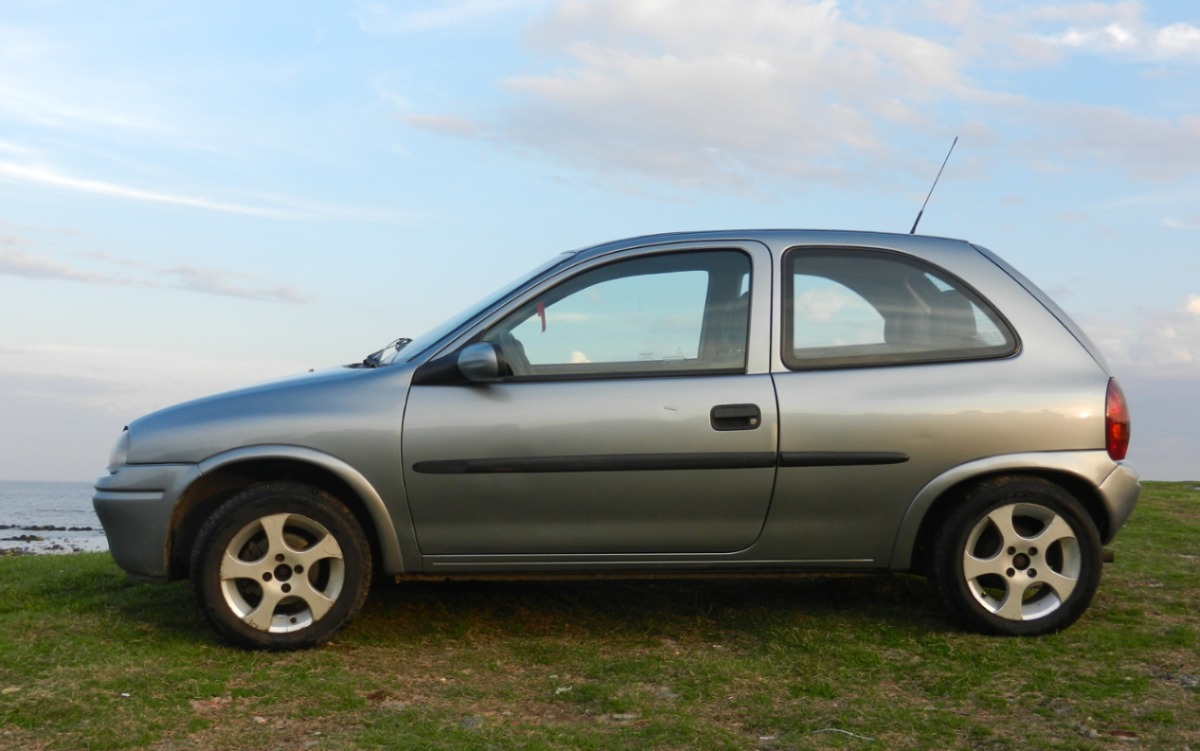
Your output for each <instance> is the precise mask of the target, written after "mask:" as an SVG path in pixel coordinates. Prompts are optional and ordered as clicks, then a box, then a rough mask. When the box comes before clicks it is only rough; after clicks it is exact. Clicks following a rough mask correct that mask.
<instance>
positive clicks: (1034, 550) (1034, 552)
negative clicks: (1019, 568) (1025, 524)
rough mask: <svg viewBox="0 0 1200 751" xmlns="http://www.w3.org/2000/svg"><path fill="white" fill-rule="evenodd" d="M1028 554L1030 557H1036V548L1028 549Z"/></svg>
mask: <svg viewBox="0 0 1200 751" xmlns="http://www.w3.org/2000/svg"><path fill="white" fill-rule="evenodd" d="M1029 554H1030V555H1037V548H1030V549H1029Z"/></svg>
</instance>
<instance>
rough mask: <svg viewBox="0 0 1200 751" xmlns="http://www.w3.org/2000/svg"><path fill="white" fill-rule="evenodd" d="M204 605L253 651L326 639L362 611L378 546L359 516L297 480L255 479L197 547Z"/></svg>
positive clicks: (203, 532)
mask: <svg viewBox="0 0 1200 751" xmlns="http://www.w3.org/2000/svg"><path fill="white" fill-rule="evenodd" d="M191 576H192V583H193V587H194V589H195V592H196V597H197V600H198V602H199V604H200V608H201V609H202V610H203V611H204V614H205V616H206V617H207V618H208V621H209V623H211V624H212V626H213V627H214V628H215V629H216V630H217V631H218V632H219V633H220V634H221V635H222V636H224V637H225V638H226V639H228V640H229V641H230V642H232V643H234V644H235V645H237V646H239V647H244V648H247V649H270V650H290V649H302V648H306V647H311V646H314V645H317V644H321V643H323V642H325V641H328V640H329V639H330V638H331V637H332V636H333V635H334V634H336V633H337V632H338V631H340V630H341V629H342V628H344V627H345V626H346V625H347V624H348V623H349V622H350V620H351V619H352V618H353V617H354V616H355V615H356V614H357V613H358V611H359V610H360V609H361V608H362V605H363V603H364V602H365V600H366V596H367V591H368V589H369V587H370V582H371V552H370V546H369V545H368V544H367V539H366V536H365V535H364V534H363V531H362V528H361V527H360V526H359V523H358V521H357V520H356V519H355V517H354V514H352V513H351V512H350V510H349V509H348V508H346V506H345V505H344V504H343V503H341V502H340V501H339V500H337V499H336V498H334V497H333V496H331V495H329V494H328V493H325V492H324V491H321V490H319V489H317V488H314V487H311V486H308V485H302V484H299V483H290V482H278V483H268V484H262V485H255V486H252V487H250V488H247V489H246V490H244V491H242V492H240V493H238V494H237V495H235V496H233V497H232V498H230V499H229V500H228V501H226V502H225V503H224V504H222V505H221V506H220V507H219V508H218V509H217V511H216V513H214V514H213V515H212V517H210V518H209V519H208V521H207V522H205V524H204V526H203V527H202V528H201V529H200V533H199V534H198V535H197V537H196V544H195V547H194V548H193V549H192V559H191Z"/></svg>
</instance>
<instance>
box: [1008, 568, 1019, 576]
mask: <svg viewBox="0 0 1200 751" xmlns="http://www.w3.org/2000/svg"><path fill="white" fill-rule="evenodd" d="M1016 575H1017V572H1016V571H1014V570H1013V569H1011V568H1010V569H1009V570H1008V578H1009V579H1011V578H1013V577H1014V576H1016Z"/></svg>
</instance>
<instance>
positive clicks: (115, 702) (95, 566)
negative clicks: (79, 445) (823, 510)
mask: <svg viewBox="0 0 1200 751" xmlns="http://www.w3.org/2000/svg"><path fill="white" fill-rule="evenodd" d="M1112 548H1113V549H1114V550H1115V551H1116V556H1117V558H1116V563H1115V565H1113V566H1109V567H1107V569H1106V571H1105V578H1104V580H1103V581H1102V582H1101V585H1100V592H1099V594H1098V595H1097V598H1096V601H1095V603H1094V604H1093V606H1092V608H1091V610H1089V611H1088V613H1087V614H1086V615H1085V616H1084V618H1083V619H1082V620H1081V621H1080V622H1079V623H1077V624H1076V625H1075V626H1073V627H1072V628H1070V629H1068V630H1067V631H1066V632H1064V633H1062V634H1058V635H1055V636H1051V637H1045V638H1038V639H1001V638H991V637H982V636H976V635H973V634H967V633H962V632H960V631H956V630H954V629H953V628H952V627H951V626H950V625H948V623H947V621H946V620H945V618H944V617H943V614H942V613H941V612H939V610H938V609H937V607H936V606H935V604H934V602H933V601H932V599H931V597H930V594H929V593H928V591H927V587H926V585H925V582H924V581H923V580H921V579H917V578H915V577H909V576H889V577H877V578H872V577H864V578H847V577H814V578H809V579H801V580H785V581H757V580H756V581H749V582H747V581H740V582H729V581H725V582H687V583H663V582H609V583H587V584H580V583H578V582H570V583H536V584H534V583H475V584H466V583H462V584H419V585H414V584H406V585H403V586H399V585H398V586H393V587H385V588H382V589H379V590H377V591H375V592H373V593H372V596H371V599H370V600H369V601H368V603H367V607H366V609H365V611H364V613H363V615H362V616H361V617H360V618H359V620H358V621H356V622H355V624H354V625H352V626H351V627H350V629H348V630H347V631H346V632H344V633H343V635H342V636H341V637H339V639H338V641H337V642H336V643H334V644H331V645H329V646H327V647H325V648H322V649H318V650H314V651H309V652H304V653H298V654H284V655H276V654H259V653H246V652H239V651H236V650H233V649H231V648H228V647H226V646H224V645H223V644H222V643H220V642H219V641H218V640H217V639H216V637H215V636H214V635H213V634H212V633H211V632H210V631H209V630H208V628H207V627H206V626H205V625H204V624H203V623H202V622H201V619H200V617H199V616H198V614H197V612H196V610H195V608H194V606H193V604H192V601H191V593H190V591H189V590H188V588H187V587H186V586H185V585H169V586H165V587H164V586H154V585H142V584H135V583H132V582H130V581H128V580H126V579H125V578H123V577H122V575H121V574H120V573H119V572H118V570H117V568H116V567H115V566H114V565H113V563H112V562H111V560H110V559H109V558H108V556H107V555H106V554H75V555H65V556H27V557H17V558H4V559H0V748H3V749H78V748H86V749H122V748H147V749H164V750H166V749H194V748H203V749H208V748H220V749H232V748H238V749H384V748H387V749H392V748H396V749H408V748H412V749H430V748H451V749H454V748H462V749H609V748H629V749H635V748H636V749H642V748H660V749H763V750H764V751H766V750H780V751H782V750H783V749H939V748H946V749H1110V748H1120V749H1126V748H1145V749H1185V748H1191V749H1200V649H1198V636H1200V614H1198V613H1197V606H1198V604H1200V483H1148V484H1147V485H1146V487H1145V490H1144V493H1143V500H1142V502H1141V504H1140V505H1139V507H1138V509H1137V510H1136V511H1135V513H1134V516H1133V518H1132V519H1131V520H1130V522H1129V523H1128V525H1127V526H1126V528H1125V529H1124V530H1123V531H1122V533H1121V535H1120V536H1119V537H1118V539H1117V541H1116V543H1115V544H1113V545H1112Z"/></svg>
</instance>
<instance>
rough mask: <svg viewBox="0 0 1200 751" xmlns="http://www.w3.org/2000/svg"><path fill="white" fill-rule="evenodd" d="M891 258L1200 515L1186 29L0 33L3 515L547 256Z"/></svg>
mask: <svg viewBox="0 0 1200 751" xmlns="http://www.w3.org/2000/svg"><path fill="white" fill-rule="evenodd" d="M955 136H959V137H960V141H959V144H958V147H957V148H956V150H955V153H954V156H953V158H952V159H951V161H950V163H949V165H948V166H947V168H946V171H945V174H944V175H943V177H942V182H941V184H940V185H939V187H938V190H937V192H936V193H935V194H934V196H933V199H932V201H931V202H930V205H929V208H928V210H927V211H926V214H925V217H924V219H923V220H922V224H921V230H922V231H923V232H926V233H929V234H937V235H948V236H955V237H963V238H966V239H969V240H972V241H974V242H978V243H980V244H983V245H986V246H987V247H989V248H991V249H992V250H994V251H996V252H998V253H999V254H1001V255H1002V256H1004V257H1005V258H1006V259H1007V260H1009V261H1010V262H1012V263H1013V264H1014V265H1015V266H1017V267H1018V268H1019V269H1021V270H1022V271H1023V272H1025V273H1026V274H1027V275H1028V276H1029V277H1031V278H1032V279H1033V280H1034V281H1036V282H1037V283H1038V284H1039V285H1041V286H1042V287H1043V288H1045V289H1046V290H1047V291H1049V292H1050V293H1051V294H1052V295H1053V296H1054V297H1055V298H1056V300H1058V302H1059V303H1060V304H1061V305H1062V306H1063V307H1064V308H1066V309H1067V310H1068V311H1069V312H1070V313H1071V314H1072V315H1073V316H1074V317H1075V318H1076V319H1077V320H1078V321H1079V322H1080V323H1081V324H1082V325H1083V326H1084V328H1085V329H1086V330H1087V331H1088V332H1089V333H1090V334H1091V336H1092V337H1093V338H1094V339H1095V340H1096V341H1097V342H1098V343H1099V344H1100V346H1101V348H1102V349H1103V350H1104V352H1105V354H1106V356H1107V357H1108V359H1109V361H1110V364H1111V365H1112V366H1113V367H1114V369H1115V370H1116V372H1117V375H1118V376H1119V378H1120V380H1121V382H1122V383H1123V385H1124V386H1125V390H1126V393H1127V395H1128V396H1129V398H1130V401H1131V403H1132V412H1133V417H1134V443H1133V449H1132V451H1131V459H1132V460H1133V461H1134V462H1135V463H1136V464H1137V465H1138V467H1139V469H1141V471H1142V473H1143V476H1144V477H1147V478H1149V479H1198V478H1200V461H1198V460H1197V456H1200V429H1198V428H1197V425H1198V424H1200V6H1198V5H1197V4H1195V3H1194V2H1183V1H1178V2H1062V3H1058V2H1053V0H1051V1H1050V2H1040V1H1039V2H1025V1H1024V0H997V1H995V2H974V1H972V0H926V1H924V2H921V1H919V0H911V1H908V2H900V1H896V2H889V1H888V0H872V1H871V2H852V1H850V0H843V1H841V2H835V1H834V0H821V1H819V2H800V1H795V2H788V1H785V0H595V1H594V2H582V1H580V0H410V1H407V2H398V1H397V2H336V1H335V0H329V1H323V2H297V1H296V0H291V1H290V2H267V1H262V2H249V3H248V2H232V1H229V2H221V1H219V0H214V1H212V2H205V3H168V2H161V1H155V2H148V1H147V2H141V1H139V0H127V1H126V2H121V3H93V2H73V1H72V0H61V1H60V0H6V2H5V3H4V4H3V6H2V7H0V479H64V480H67V479H70V480H76V479H91V478H93V477H95V476H96V475H97V474H99V473H100V472H101V471H102V468H103V465H104V462H105V460H106V458H107V454H108V450H109V447H110V445H111V443H112V442H113V440H114V439H115V438H116V436H117V434H118V433H119V431H120V429H121V427H122V426H123V425H124V424H125V423H126V422H127V421H129V420H130V419H132V418H134V417H136V416H137V415H139V414H143V413H145V412H147V411H150V410H153V409H156V408H158V407H162V406H166V405H168V404H171V403H173V402H176V401H180V400H182V399H186V398H191V397H195V396H200V395H203V394H206V393H211V392H215V391H219V390H223V389H226V388H230V387H234V386H238V385H245V384H248V383H253V382H257V381H262V380H267V379H270V378H274V377H277V376H283V375H288V374H291V373H294V372H297V371H300V370H306V369H308V368H310V367H323V366H327V365H334V364H338V363H345V362H351V361H355V360H358V359H361V358H362V356H363V355H365V354H367V353H368V352H370V351H372V350H373V349H377V348H378V347H379V346H382V345H383V344H384V343H386V342H387V341H388V340H390V339H392V338H395V337H397V336H401V335H408V336H413V335H415V334H417V333H420V332H421V331H423V330H425V329H427V328H429V327H431V326H432V325H434V324H436V323H437V322H439V321H440V320H442V319H444V318H445V317H447V316H449V315H450V314H452V313H454V312H456V311H457V310H459V309H462V308H464V307H466V306H467V305H468V304H470V303H471V302H473V301H474V300H476V299H477V298H479V297H481V296H482V295H484V294H486V293H487V292H489V291H491V290H492V289H494V288H496V287H498V286H500V285H501V284H503V283H504V282H506V281H508V280H509V279H511V278H514V277H516V276H518V275H519V274H521V273H523V272H524V271H525V270H526V269H528V268H530V267H532V266H534V265H537V264H540V263H541V262H542V261H544V260H546V259H547V258H549V257H550V256H552V255H554V254H556V253H558V252H560V251H562V250H565V249H570V248H575V247H579V246H582V245H587V244H592V243H595V242H600V241H604V240H609V239H615V238H619V237H624V236H628V235H634V234H640V233H645V232H658V231H670V230H680V229H716V228H729V227H822V228H824V227H830V228H853V229H869V230H890V231H901V232H904V231H907V230H908V228H909V227H910V226H911V224H912V221H913V218H914V217H915V215H916V212H917V209H918V208H919V206H920V204H921V201H922V200H923V199H924V197H925V192H926V190H927V189H928V187H929V184H930V182H931V180H932V178H933V175H934V174H935V173H936V171H937V167H938V165H939V164H940V163H941V160H942V158H943V157H944V155H945V153H946V149H947V148H948V147H949V145H950V142H951V141H952V139H953V138H954V137H955Z"/></svg>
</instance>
